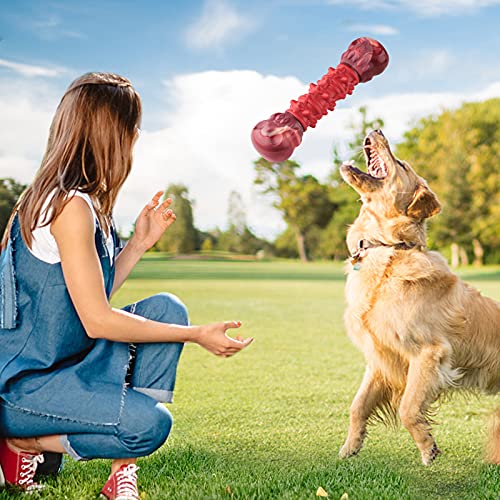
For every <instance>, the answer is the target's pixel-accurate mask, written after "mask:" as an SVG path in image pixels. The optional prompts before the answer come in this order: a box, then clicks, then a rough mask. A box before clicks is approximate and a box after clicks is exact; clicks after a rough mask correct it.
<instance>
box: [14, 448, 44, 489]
mask: <svg viewBox="0 0 500 500" xmlns="http://www.w3.org/2000/svg"><path fill="white" fill-rule="evenodd" d="M43 461H44V457H43V455H41V454H40V455H31V457H30V458H27V457H25V456H23V457H21V472H20V473H19V476H20V477H21V478H22V479H19V486H23V487H26V489H30V488H31V489H33V488H37V485H35V484H33V478H34V477H35V473H36V469H37V467H38V464H43Z"/></svg>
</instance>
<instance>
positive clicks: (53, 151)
mask: <svg viewBox="0 0 500 500" xmlns="http://www.w3.org/2000/svg"><path fill="white" fill-rule="evenodd" d="M141 112H142V110H141V100H140V97H139V95H138V94H137V92H136V91H135V90H134V88H133V87H132V85H131V83H130V82H129V80H127V79H126V78H124V77H122V76H119V75H115V74H112V73H87V74H85V75H83V76H81V77H80V78H77V79H76V80H75V81H74V82H73V83H72V84H71V85H70V86H69V88H68V90H67V91H66V93H65V94H64V96H63V97H62V99H61V102H60V103H59V106H58V107H57V110H56V113H55V115H54V119H53V120H52V124H51V126H50V133H49V140H48V142H47V149H46V151H45V155H44V157H43V160H42V163H41V165H40V168H39V169H38V171H37V173H36V175H35V178H34V180H33V182H32V184H31V185H30V186H29V187H28V188H27V189H26V190H25V191H24V193H23V194H22V195H21V197H20V198H19V200H18V202H17V204H16V206H15V207H14V210H13V212H12V215H11V217H10V220H9V223H8V224H7V228H6V230H5V234H4V237H3V240H2V245H1V248H5V246H6V245H7V241H8V238H9V236H8V235H9V232H10V226H11V224H12V219H13V218H14V214H15V213H16V211H17V212H18V214H19V221H20V224H21V233H22V236H23V239H24V241H25V242H26V244H27V245H28V246H29V247H30V248H31V244H32V241H33V238H32V231H33V230H34V229H35V228H36V227H37V226H38V225H39V224H41V225H44V226H45V225H48V224H50V223H51V222H52V221H53V220H55V219H56V218H57V217H58V216H59V214H60V213H61V212H62V210H63V208H64V206H65V204H66V203H67V202H68V201H69V199H68V196H67V195H68V193H69V192H70V191H71V190H73V189H76V190H79V191H82V192H84V193H88V194H89V195H90V197H91V199H92V201H93V203H94V206H95V209H96V213H97V216H98V218H99V222H100V223H101V225H102V226H103V227H104V229H105V231H106V232H108V231H109V226H110V223H111V214H112V211H113V207H114V204H115V201H116V196H117V194H118V192H119V190H120V188H121V186H122V185H123V183H124V182H125V180H126V178H127V177H128V175H129V173H130V169H131V167H132V148H133V144H134V140H135V137H136V134H137V130H138V127H139V125H140V120H141ZM52 193H54V195H53V197H52V198H51V200H50V203H49V205H48V207H47V211H46V212H44V214H46V215H47V216H46V217H44V219H43V220H41V221H40V220H39V219H40V216H41V211H42V208H43V205H44V203H45V200H46V199H47V198H48V197H49V196H50V195H51V194H52Z"/></svg>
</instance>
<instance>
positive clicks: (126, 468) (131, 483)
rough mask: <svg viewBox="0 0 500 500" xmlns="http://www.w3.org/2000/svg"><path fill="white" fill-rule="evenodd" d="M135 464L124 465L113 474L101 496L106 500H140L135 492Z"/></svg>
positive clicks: (136, 468)
mask: <svg viewBox="0 0 500 500" xmlns="http://www.w3.org/2000/svg"><path fill="white" fill-rule="evenodd" d="M138 469H139V467H137V465H135V464H128V465H126V464H124V465H122V466H121V467H120V468H119V469H118V470H117V471H116V472H115V473H114V474H112V475H111V476H109V479H108V481H107V482H106V484H105V485H104V486H103V488H102V490H101V495H102V496H103V497H104V498H107V499H108V500H140V496H139V492H138V491H137V470H138Z"/></svg>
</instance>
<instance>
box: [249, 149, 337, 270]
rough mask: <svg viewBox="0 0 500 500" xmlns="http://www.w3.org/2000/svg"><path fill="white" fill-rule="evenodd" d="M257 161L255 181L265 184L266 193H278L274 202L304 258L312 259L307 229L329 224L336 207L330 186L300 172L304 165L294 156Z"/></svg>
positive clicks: (263, 186) (304, 259) (305, 259)
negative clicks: (293, 157)
mask: <svg viewBox="0 0 500 500" xmlns="http://www.w3.org/2000/svg"><path fill="white" fill-rule="evenodd" d="M254 165H255V170H256V174H257V175H256V178H255V181H254V182H255V184H257V185H258V186H261V188H262V193H263V194H272V195H274V202H273V206H274V207H275V208H277V209H278V210H279V211H280V212H281V213H282V215H283V219H284V220H285V222H286V223H287V224H288V226H289V228H290V229H291V230H292V231H293V233H294V235H295V239H296V243H297V251H298V254H299V257H300V259H301V260H302V261H307V260H309V259H308V255H307V245H306V238H307V233H308V232H309V231H311V230H312V228H313V227H315V226H318V227H321V228H323V227H325V226H326V225H327V224H328V221H329V220H330V218H331V217H332V214H333V211H334V210H335V205H334V204H333V203H332V202H331V201H330V199H329V196H328V188H327V187H326V186H325V185H323V184H321V183H320V182H319V181H318V180H317V179H316V177H314V176H312V175H298V174H297V170H298V169H299V168H300V165H299V164H298V163H297V162H295V161H292V160H286V161H284V162H281V163H271V162H269V161H267V160H265V159H264V158H260V159H258V160H257V161H255V162H254Z"/></svg>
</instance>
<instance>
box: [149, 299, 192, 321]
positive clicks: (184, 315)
mask: <svg viewBox="0 0 500 500" xmlns="http://www.w3.org/2000/svg"><path fill="white" fill-rule="evenodd" d="M154 298H155V300H157V301H159V302H161V304H162V306H163V318H162V319H161V320H160V321H164V322H165V323H173V324H175V325H184V326H187V325H189V313H188V310H187V307H186V306H185V305H184V303H183V302H182V301H181V299H179V297H177V296H176V295H174V294H173V293H166V292H162V293H158V294H157V295H155V296H154Z"/></svg>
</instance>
